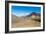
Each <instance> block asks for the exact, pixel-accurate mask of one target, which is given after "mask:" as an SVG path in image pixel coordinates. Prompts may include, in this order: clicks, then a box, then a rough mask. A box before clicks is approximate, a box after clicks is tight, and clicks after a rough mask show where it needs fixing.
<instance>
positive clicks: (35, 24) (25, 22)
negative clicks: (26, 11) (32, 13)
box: [12, 19, 40, 28]
mask: <svg viewBox="0 0 46 34" xmlns="http://www.w3.org/2000/svg"><path fill="white" fill-rule="evenodd" d="M21 27H40V22H37V21H34V20H30V19H25V20H24V19H21V20H19V21H17V23H16V22H14V23H12V28H21Z"/></svg>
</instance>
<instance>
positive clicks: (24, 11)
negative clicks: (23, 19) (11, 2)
mask: <svg viewBox="0 0 46 34" xmlns="http://www.w3.org/2000/svg"><path fill="white" fill-rule="evenodd" d="M11 11H12V14H14V15H16V16H26V15H28V14H30V13H32V12H36V13H40V11H41V7H32V6H12V8H11Z"/></svg>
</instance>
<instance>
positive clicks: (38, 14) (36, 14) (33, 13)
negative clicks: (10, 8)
mask: <svg viewBox="0 0 46 34" xmlns="http://www.w3.org/2000/svg"><path fill="white" fill-rule="evenodd" d="M32 15H35V16H40V13H35V12H32V13H31V14H29V15H27V16H26V17H30V16H32Z"/></svg>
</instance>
